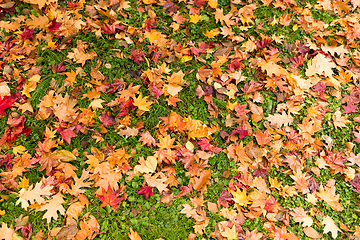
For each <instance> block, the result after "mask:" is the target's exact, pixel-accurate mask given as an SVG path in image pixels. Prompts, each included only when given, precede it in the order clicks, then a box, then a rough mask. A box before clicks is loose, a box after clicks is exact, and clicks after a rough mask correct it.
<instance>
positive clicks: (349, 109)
mask: <svg viewBox="0 0 360 240" xmlns="http://www.w3.org/2000/svg"><path fill="white" fill-rule="evenodd" d="M342 107H343V108H344V110H345V111H344V113H356V112H358V111H357V110H356V108H357V105H355V104H354V103H352V102H348V104H347V105H346V106H345V105H343V106H342Z"/></svg>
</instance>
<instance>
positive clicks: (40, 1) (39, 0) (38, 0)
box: [24, 0, 57, 9]
mask: <svg viewBox="0 0 360 240" xmlns="http://www.w3.org/2000/svg"><path fill="white" fill-rule="evenodd" d="M24 2H26V3H30V4H36V5H38V6H39V9H42V8H43V7H44V6H45V5H49V4H51V3H56V2H57V0H24Z"/></svg>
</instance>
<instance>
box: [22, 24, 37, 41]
mask: <svg viewBox="0 0 360 240" xmlns="http://www.w3.org/2000/svg"><path fill="white" fill-rule="evenodd" d="M34 31H35V29H31V28H28V27H27V26H25V29H24V32H23V33H22V34H21V39H22V40H25V39H32V38H33V37H34V36H33V34H34Z"/></svg>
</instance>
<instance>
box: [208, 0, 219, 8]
mask: <svg viewBox="0 0 360 240" xmlns="http://www.w3.org/2000/svg"><path fill="white" fill-rule="evenodd" d="M208 5H209V6H210V7H211V8H214V9H216V8H217V5H218V1H217V0H209V1H208Z"/></svg>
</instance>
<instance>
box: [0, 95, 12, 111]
mask: <svg viewBox="0 0 360 240" xmlns="http://www.w3.org/2000/svg"><path fill="white" fill-rule="evenodd" d="M14 102H15V100H14V99H12V98H10V97H9V96H5V97H0V115H4V114H5V112H4V110H5V109H7V108H11V106H12V104H13V103H14Z"/></svg>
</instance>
